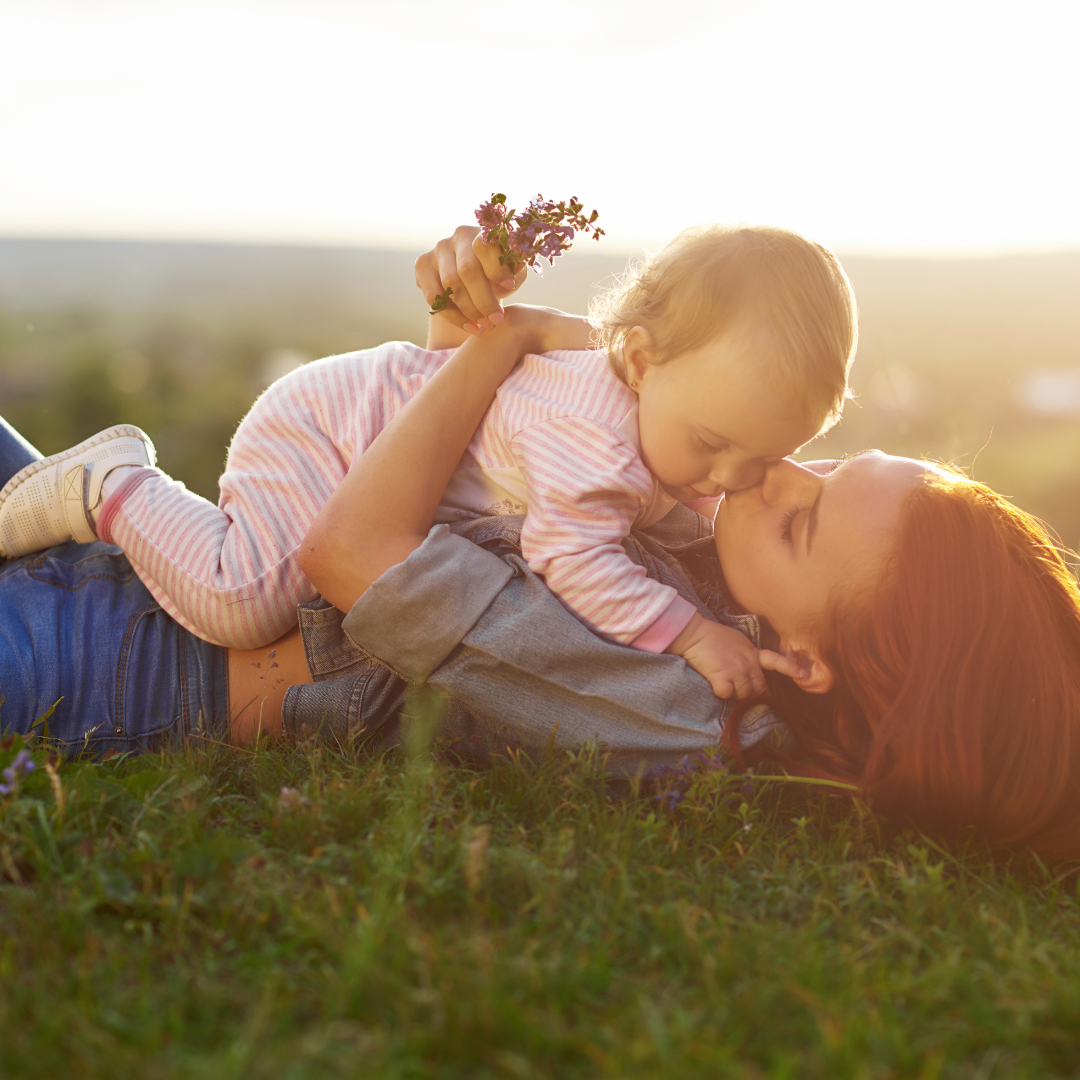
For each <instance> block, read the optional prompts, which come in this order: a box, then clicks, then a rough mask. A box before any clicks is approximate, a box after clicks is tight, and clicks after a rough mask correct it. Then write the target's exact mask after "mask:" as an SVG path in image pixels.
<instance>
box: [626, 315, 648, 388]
mask: <svg viewBox="0 0 1080 1080" xmlns="http://www.w3.org/2000/svg"><path fill="white" fill-rule="evenodd" d="M622 362H623V371H624V372H625V373H626V381H627V382H628V383H629V384H630V387H631V389H633V390H639V389H640V388H641V386H642V384H643V383H644V382H645V379H646V376H647V375H648V372H649V368H650V367H652V366H653V365H654V364H655V363H656V350H655V349H654V348H653V339H652V334H650V333H649V331H648V330H646V329H645V327H644V326H631V327H630V329H629V330H628V331H627V333H626V337H625V338H623V344H622Z"/></svg>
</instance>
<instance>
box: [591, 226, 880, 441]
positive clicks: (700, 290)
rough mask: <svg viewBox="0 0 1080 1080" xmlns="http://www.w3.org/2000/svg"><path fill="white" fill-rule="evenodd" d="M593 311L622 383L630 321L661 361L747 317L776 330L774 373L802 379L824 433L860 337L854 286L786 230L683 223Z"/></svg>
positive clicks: (835, 415)
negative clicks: (644, 332)
mask: <svg viewBox="0 0 1080 1080" xmlns="http://www.w3.org/2000/svg"><path fill="white" fill-rule="evenodd" d="M590 317H591V319H592V322H593V325H594V326H595V327H596V331H597V336H598V338H599V340H600V344H601V345H602V346H603V347H604V348H606V349H607V351H608V356H609V357H610V359H611V365H612V367H613V368H614V370H615V374H616V375H617V376H618V377H619V378H620V379H622V381H623V382H626V381H627V379H626V369H625V367H624V365H623V359H622V351H623V346H624V344H625V342H626V337H627V334H629V332H630V330H631V328H632V327H635V326H642V327H644V328H645V329H646V330H647V331H648V332H649V334H650V336H651V337H652V342H653V348H654V350H655V353H656V355H657V357H658V359H659V361H660V362H661V363H665V362H667V361H668V360H671V359H673V358H674V357H676V356H679V355H680V354H681V353H684V352H688V351H690V350H691V349H697V348H701V347H702V346H704V345H707V344H709V343H710V342H712V341H715V340H716V339H717V338H718V337H720V336H721V335H722V334H723V333H724V332H725V331H727V330H729V329H730V328H731V327H732V326H734V325H735V324H736V323H737V322H739V321H741V320H744V319H748V320H750V321H751V323H752V325H755V326H763V327H764V328H765V329H766V330H767V331H768V332H769V333H770V334H771V336H772V339H773V341H774V343H775V346H776V348H777V349H778V351H779V354H780V358H781V360H780V365H781V370H780V371H777V372H775V373H774V376H775V377H776V378H777V379H778V380H783V381H785V382H788V381H790V380H792V379H794V380H796V382H797V384H798V386H799V389H800V392H801V394H802V399H803V407H804V409H805V411H806V414H807V416H809V417H814V418H816V417H821V418H822V425H821V430H823V431H824V430H826V429H827V428H829V427H831V426H832V425H833V424H835V423H836V421H837V420H838V419H839V418H840V412H841V410H842V409H843V407H844V399H845V398H846V397H848V396H849V393H848V386H847V377H848V370H849V368H850V367H851V360H852V358H853V356H854V354H855V346H856V344H857V342H858V312H857V308H856V306H855V293H854V291H853V290H852V288H851V282H850V281H848V278H847V274H845V273H844V270H843V267H841V265H840V262H839V260H838V259H837V258H836V256H835V255H834V254H833V253H832V252H831V251H829V249H828V248H826V247H823V246H822V245H821V244H818V243H815V242H814V241H812V240H807V239H806V238H805V237H803V236H800V235H799V234H798V233H794V232H791V231H789V230H788V229H777V228H770V227H763V226H720V225H705V226H698V227H695V228H691V229H685V230H684V231H683V232H681V233H679V235H678V236H677V237H675V239H674V240H672V241H671V243H670V244H668V245H667V247H665V248H664V249H663V251H661V252H660V253H659V254H656V255H649V256H648V257H647V258H646V259H644V260H643V261H642V262H640V263H638V264H636V265H634V264H632V265H631V266H630V267H629V268H628V270H627V273H626V274H625V276H624V277H623V278H622V279H621V280H619V281H617V282H616V284H615V285H614V286H613V287H612V288H611V289H609V290H608V291H606V292H604V293H601V294H600V295H599V296H597V297H595V298H594V300H593V303H592V305H591V307H590Z"/></svg>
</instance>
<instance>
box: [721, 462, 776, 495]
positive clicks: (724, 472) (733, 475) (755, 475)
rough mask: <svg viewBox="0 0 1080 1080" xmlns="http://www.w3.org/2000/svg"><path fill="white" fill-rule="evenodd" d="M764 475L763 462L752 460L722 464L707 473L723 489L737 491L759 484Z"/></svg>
mask: <svg viewBox="0 0 1080 1080" xmlns="http://www.w3.org/2000/svg"><path fill="white" fill-rule="evenodd" d="M764 475H765V463H764V462H763V461H760V460H754V461H741V462H730V463H727V464H725V465H722V466H720V468H718V469H715V470H714V471H713V472H712V473H711V474H710V475H709V479H710V480H711V481H712V482H713V483H714V484H717V485H718V486H719V487H722V488H723V489H724V490H725V491H739V490H740V489H742V488H748V487H753V486H754V485H755V484H760V483H761V480H762V477H764Z"/></svg>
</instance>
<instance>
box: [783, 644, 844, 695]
mask: <svg viewBox="0 0 1080 1080" xmlns="http://www.w3.org/2000/svg"><path fill="white" fill-rule="evenodd" d="M780 652H782V653H783V654H784V655H785V656H787V657H789V658H790V659H792V660H793V661H794V662H795V663H796V664H798V665H799V667H801V668H802V669H803V671H806V672H808V673H809V674H808V675H807V676H806V678H804V679H792V680H791V681H792V682H793V683H794V684H795V685H796V686H797V687H798V688H799V689H800V690H803V691H805V692H806V693H807V694H827V693H828V692H829V691H830V690H831V689H832V688H833V687H834V686H835V685H836V675H835V674H834V673H833V669H832V668H831V667H829V665H828V664H826V663H825V661H824V660H822V659H821V657H820V656H818V655H817V652H816V650H813V649H810V650H807V649H800V648H797V647H793V646H792V645H791V644H789V643H788V642H787V641H783V640H782V641H781V642H780Z"/></svg>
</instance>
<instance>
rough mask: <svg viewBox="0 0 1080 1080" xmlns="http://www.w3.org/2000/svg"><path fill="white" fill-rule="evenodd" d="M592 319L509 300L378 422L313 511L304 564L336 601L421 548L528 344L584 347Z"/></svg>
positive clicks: (349, 598) (345, 604) (348, 599)
mask: <svg viewBox="0 0 1080 1080" xmlns="http://www.w3.org/2000/svg"><path fill="white" fill-rule="evenodd" d="M589 335H590V327H589V324H588V323H587V322H586V321H585V320H584V319H581V318H577V317H575V316H571V315H564V314H563V313H562V312H556V311H552V310H550V309H545V308H528V307H523V306H516V307H511V308H508V309H507V310H506V320H505V323H504V325H503V326H502V327H500V328H497V329H494V330H489V331H488V332H487V333H485V334H484V335H483V336H482V337H474V338H470V340H468V341H466V342H465V344H464V345H462V346H461V348H460V349H458V351H457V352H456V353H455V354H454V355H453V356H452V357H451V358H450V359H449V360H448V361H447V362H446V364H445V365H444V366H443V367H442V368H441V369H440V370H439V372H438V373H437V374H436V375H435V376H434V377H433V378H432V379H431V380H430V381H429V382H428V383H427V384H426V385H425V386H424V387H423V388H422V389H421V390H420V391H419V393H417V395H416V396H415V397H414V398H413V399H412V400H411V401H409V402H408V404H407V405H406V406H405V407H404V408H403V409H402V410H401V412H400V413H399V414H398V415H397V416H396V417H395V418H394V419H393V420H392V421H391V422H390V424H388V425H387V426H386V428H384V429H383V431H382V432H380V434H379V435H378V436H377V437H376V438H375V440H374V441H373V442H372V444H371V445H370V446H369V447H368V449H367V450H366V451H365V452H364V454H363V456H362V457H361V458H360V460H359V461H357V462H356V464H355V465H354V466H353V467H352V468H351V469H350V470H349V473H348V475H347V476H346V477H345V479H344V480H343V481H342V483H341V485H340V486H339V487H338V489H337V491H335V492H334V494H333V495H331V497H330V498H329V500H328V501H327V502H326V505H325V506H324V507H323V508H322V510H321V511H320V512H319V514H318V516H317V517H316V518H315V521H314V522H313V523H312V525H311V528H310V529H309V530H308V533H307V536H305V538H304V541H303V543H302V545H301V547H300V566H301V569H302V570H303V571H304V573H305V574H306V575H307V576H308V578H309V580H310V581H311V583H312V584H313V585H314V586H315V588H316V589H318V590H319V592H320V593H322V595H323V596H324V597H326V599H327V600H329V601H330V603H332V604H333V605H334V606H335V607H336V608H338V609H340V610H341V611H348V610H349V609H350V608H351V607H352V606H353V604H354V603H356V601H357V600H358V599H359V597H360V596H361V595H362V594H363V593H364V592H365V590H366V589H367V587H368V586H369V585H370V584H371V583H372V582H373V581H374V580H375V579H376V578H378V577H379V576H380V575H381V574H383V573H384V572H385V571H386V570H388V569H389V568H390V567H391V566H395V565H396V564H397V563H399V562H402V561H403V560H404V559H406V558H407V557H408V556H409V554H410V553H411V552H412V551H414V550H415V549H416V548H418V547H419V546H420V545H421V544H422V543H423V541H424V538H425V537H426V536H427V534H428V531H429V529H430V528H431V521H432V518H433V517H434V516H435V511H436V509H437V508H438V505H439V501H440V499H441V498H442V494H443V491H444V490H445V489H446V485H447V483H448V482H449V480H450V477H451V475H452V474H453V472H454V469H455V468H456V467H457V465H458V462H460V460H461V455H462V454H464V452H465V450H466V448H467V447H468V445H469V442H470V440H471V439H472V437H473V433H474V432H475V431H476V429H477V427H478V426H479V425H480V421H481V420H482V419H483V417H484V413H485V412H487V409H488V406H489V405H490V404H491V402H492V400H493V398H494V397H495V391H496V390H497V389H498V388H499V385H500V383H502V381H503V380H504V379H505V378H506V376H507V375H509V374H510V372H511V371H512V370H513V368H514V366H515V365H516V364H517V362H518V360H519V359H520V358H521V357H522V356H523V355H524V354H525V353H528V352H548V351H550V350H552V349H584V348H587V347H588V343H589Z"/></svg>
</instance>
